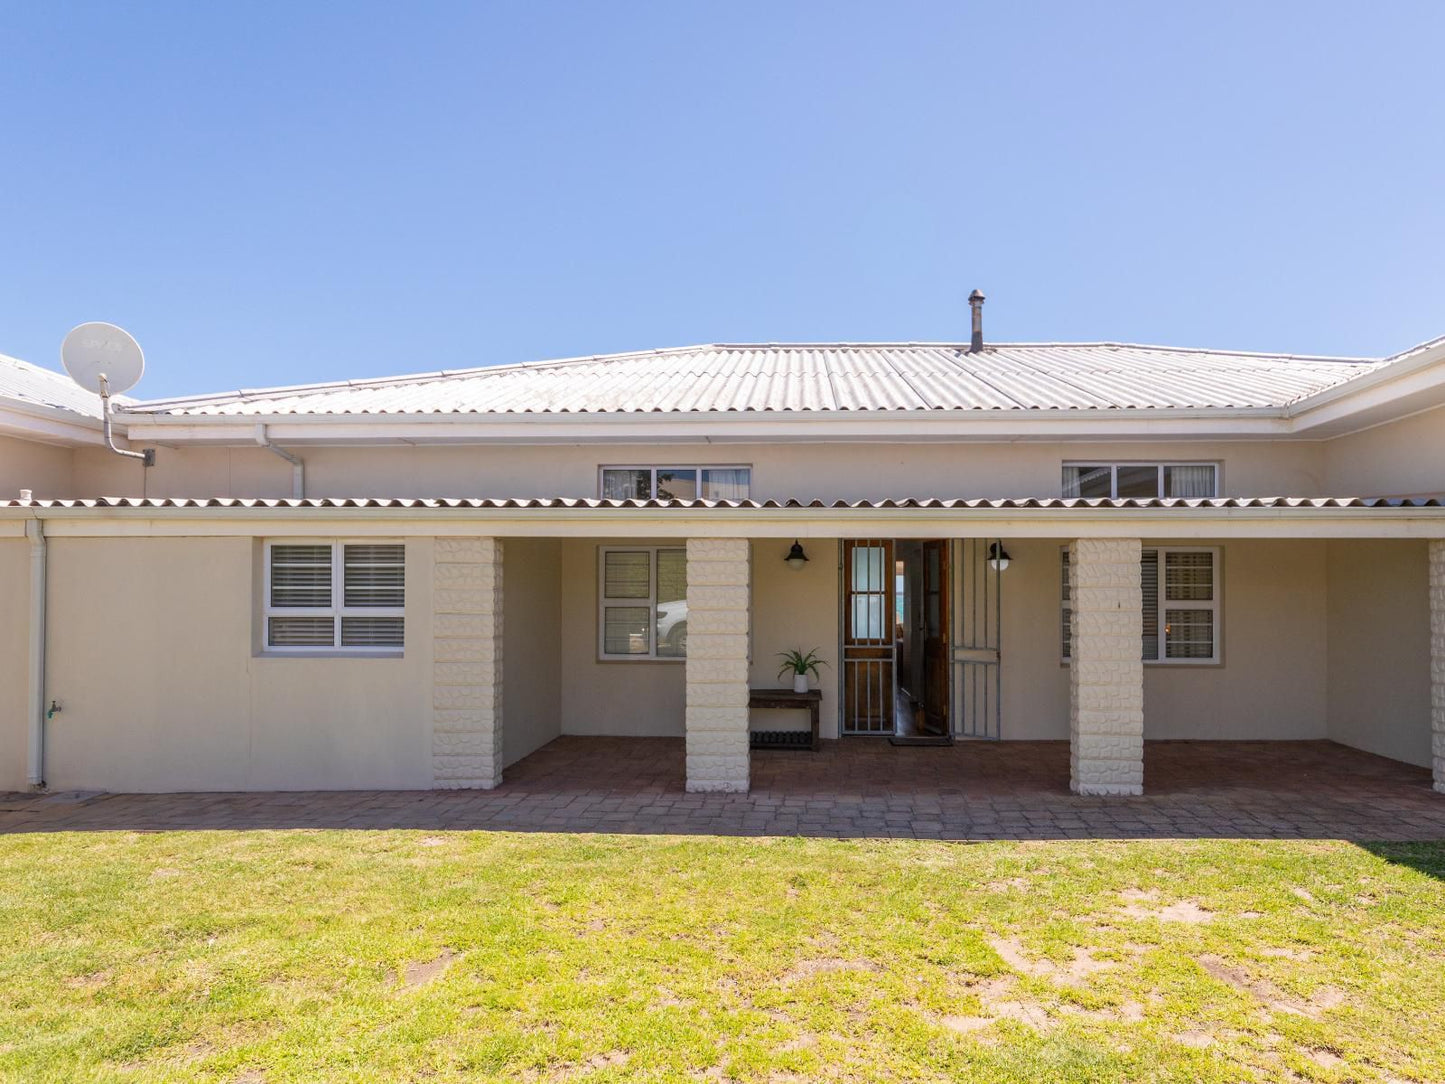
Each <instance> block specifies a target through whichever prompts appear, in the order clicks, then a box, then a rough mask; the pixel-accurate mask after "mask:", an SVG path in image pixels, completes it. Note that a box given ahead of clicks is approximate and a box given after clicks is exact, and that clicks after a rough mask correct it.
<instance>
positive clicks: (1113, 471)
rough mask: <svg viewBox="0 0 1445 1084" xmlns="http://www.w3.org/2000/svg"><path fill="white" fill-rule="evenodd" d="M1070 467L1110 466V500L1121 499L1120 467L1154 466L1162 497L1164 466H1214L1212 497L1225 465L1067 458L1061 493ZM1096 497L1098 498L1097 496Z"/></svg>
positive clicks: (1062, 466) (1157, 489)
mask: <svg viewBox="0 0 1445 1084" xmlns="http://www.w3.org/2000/svg"><path fill="white" fill-rule="evenodd" d="M1068 467H1108V468H1109V499H1110V500H1118V499H1119V468H1120V467H1153V468H1154V470H1155V481H1154V496H1155V497H1156V498H1162V497H1163V496H1164V468H1165V467H1213V468H1214V492H1213V493H1212V494H1210V497H1218V496H1219V490H1220V485H1219V480H1220V478H1221V477H1222V475H1223V465H1222V464H1221V463H1219V462H1218V461H1217V460H1210V459H1162V460H1155V459H1136V460H1130V459H1120V460H1109V459H1065V460H1064V461H1063V463H1061V464H1060V466H1059V492H1060V494H1062V493H1063V491H1064V470H1065V469H1066V468H1068ZM1077 499H1079V500H1089V499H1091V498H1087V497H1083V498H1077ZM1095 499H1097V498H1095ZM1134 499H1136V500H1147V499H1149V498H1145V497H1138V498H1134ZM1177 499H1179V500H1207V499H1209V498H1204V497H1198V498H1189V497H1181V498H1177ZM1151 548H1152V547H1151Z"/></svg>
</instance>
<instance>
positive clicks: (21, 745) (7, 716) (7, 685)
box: [0, 538, 30, 791]
mask: <svg viewBox="0 0 1445 1084" xmlns="http://www.w3.org/2000/svg"><path fill="white" fill-rule="evenodd" d="M29 629H30V543H29V541H28V540H26V539H24V538H0V791H7V790H24V789H25V758H26V750H27V735H28V727H27V719H26V707H27V699H28V690H29V659H30V638H29Z"/></svg>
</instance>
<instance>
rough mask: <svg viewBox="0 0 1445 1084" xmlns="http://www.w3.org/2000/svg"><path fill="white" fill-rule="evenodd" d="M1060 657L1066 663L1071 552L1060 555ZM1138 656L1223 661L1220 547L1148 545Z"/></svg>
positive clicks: (1143, 565) (1141, 579)
mask: <svg viewBox="0 0 1445 1084" xmlns="http://www.w3.org/2000/svg"><path fill="white" fill-rule="evenodd" d="M1061 569H1062V575H1061V577H1060V582H1061V585H1062V594H1061V608H1062V617H1061V620H1060V623H1059V637H1060V644H1059V650H1060V656H1061V657H1062V658H1063V659H1064V660H1065V661H1068V659H1069V653H1070V647H1071V644H1070V640H1071V630H1072V622H1073V612H1072V608H1071V606H1070V600H1069V551H1068V550H1067V549H1065V550H1063V551H1062V559H1061ZM1139 586H1140V590H1141V594H1142V605H1141V607H1140V615H1139V616H1140V630H1139V634H1140V635H1139V638H1140V657H1141V658H1142V659H1143V660H1144V661H1145V662H1146V663H1186V664H1187V663H1216V662H1218V661H1219V658H1220V654H1219V612H1220V602H1219V550H1218V549H1215V548H1191V547H1179V546H1167V547H1150V548H1146V549H1145V550H1144V551H1143V552H1142V553H1141V554H1140V558H1139Z"/></svg>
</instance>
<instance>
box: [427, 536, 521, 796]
mask: <svg viewBox="0 0 1445 1084" xmlns="http://www.w3.org/2000/svg"><path fill="white" fill-rule="evenodd" d="M435 546H436V562H435V567H434V569H433V581H432V635H433V637H434V639H433V647H432V781H433V784H434V785H435V786H437V787H450V788H461V787H479V788H484V789H485V788H490V787H495V786H496V785H497V784H498V783H500V782H501V781H502V544H501V542H500V541H499V540H498V539H495V538H438V539H436V540H435ZM537 680H538V681H546V680H549V677H548V675H545V674H538V675H537Z"/></svg>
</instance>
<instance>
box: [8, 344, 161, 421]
mask: <svg viewBox="0 0 1445 1084" xmlns="http://www.w3.org/2000/svg"><path fill="white" fill-rule="evenodd" d="M0 399H18V400H20V401H21V402H24V403H30V404H32V405H34V406H42V407H53V408H57V409H59V410H68V411H70V412H71V413H72V414H83V415H85V416H86V417H88V418H99V417H100V396H99V395H95V394H93V393H92V392H88V391H86V390H85V389H84V388H82V387H80V386H79V385H78V384H76V383H75V382H74V381H73V380H71V379H70V377H68V376H66V375H65V374H64V373H57V372H55V371H53V370H51V369H43V368H41V367H40V366H39V365H34V364H32V363H31V362H28V361H21V360H20V359H19V358H12V357H7V356H5V355H4V354H0ZM111 402H112V403H116V404H126V403H131V402H133V400H131V399H127V398H126V397H125V396H123V395H113V396H111Z"/></svg>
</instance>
